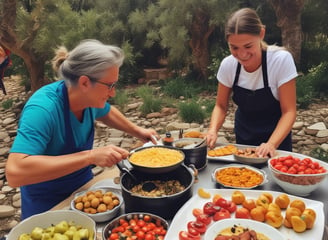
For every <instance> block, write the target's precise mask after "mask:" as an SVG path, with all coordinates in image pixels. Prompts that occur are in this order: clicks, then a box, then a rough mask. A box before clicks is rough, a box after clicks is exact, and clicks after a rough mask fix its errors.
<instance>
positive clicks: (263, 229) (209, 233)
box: [204, 218, 286, 240]
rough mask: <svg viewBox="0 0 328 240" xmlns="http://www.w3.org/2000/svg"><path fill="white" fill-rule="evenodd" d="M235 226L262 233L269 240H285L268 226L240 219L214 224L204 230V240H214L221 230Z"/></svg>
mask: <svg viewBox="0 0 328 240" xmlns="http://www.w3.org/2000/svg"><path fill="white" fill-rule="evenodd" d="M235 225H237V226H242V227H244V228H249V229H250V230H254V231H255V232H258V233H262V234H264V235H265V236H267V237H268V238H270V239H274V240H286V238H285V237H284V235H282V233H281V232H280V231H278V230H277V229H276V228H274V227H272V226H270V225H269V224H265V223H262V222H258V221H254V220H250V219H242V218H228V219H222V220H220V221H217V222H215V223H214V224H212V225H211V226H210V227H209V228H208V229H207V230H206V232H205V235H204V240H214V239H215V238H216V236H217V235H218V234H219V233H220V232H221V231H222V230H224V229H226V228H229V227H233V226H235Z"/></svg>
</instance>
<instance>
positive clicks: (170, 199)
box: [120, 164, 197, 219]
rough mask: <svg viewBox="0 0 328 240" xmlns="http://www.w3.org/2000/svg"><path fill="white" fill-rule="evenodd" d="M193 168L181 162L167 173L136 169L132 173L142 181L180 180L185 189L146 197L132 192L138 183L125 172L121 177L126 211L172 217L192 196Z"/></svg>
mask: <svg viewBox="0 0 328 240" xmlns="http://www.w3.org/2000/svg"><path fill="white" fill-rule="evenodd" d="M196 171H197V170H195V171H194V172H193V170H192V169H191V168H189V167H186V166H185V165H184V164H181V165H179V166H178V168H176V169H175V170H173V171H170V172H168V173H166V174H145V173H143V172H140V171H137V170H135V169H133V170H131V173H132V174H133V175H134V176H136V177H137V178H138V179H139V180H142V181H147V180H148V181H149V180H150V181H152V180H161V181H168V180H178V181H179V182H180V183H181V184H182V185H184V186H185V189H184V190H183V191H181V192H178V193H176V194H173V195H169V196H162V197H146V196H141V195H137V194H135V193H132V192H131V191H130V190H131V189H132V187H134V186H135V185H136V184H137V183H136V182H135V181H134V179H133V178H132V177H131V175H130V174H128V173H123V175H122V176H121V179H120V185H121V188H122V196H123V199H124V206H125V212H127V213H130V212H149V213H153V214H155V215H159V216H161V217H163V218H165V219H172V218H173V216H174V215H175V214H176V212H177V211H178V210H179V209H180V208H181V207H182V205H183V204H184V203H185V202H186V201H187V200H188V199H189V198H190V197H192V193H193V191H192V186H193V183H194V180H195V177H194V173H195V172H196Z"/></svg>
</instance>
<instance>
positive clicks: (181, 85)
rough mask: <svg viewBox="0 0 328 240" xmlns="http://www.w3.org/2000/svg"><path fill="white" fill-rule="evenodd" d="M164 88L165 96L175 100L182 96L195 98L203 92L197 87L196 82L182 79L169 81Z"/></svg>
mask: <svg viewBox="0 0 328 240" xmlns="http://www.w3.org/2000/svg"><path fill="white" fill-rule="evenodd" d="M162 88H163V92H164V94H165V95H167V96H169V97H173V98H180V97H181V96H183V97H185V98H193V97H195V96H197V94H199V93H200V92H201V87H199V86H197V84H195V82H192V81H188V80H187V79H185V78H182V77H177V78H174V79H167V80H166V81H165V82H164V86H163V87H162Z"/></svg>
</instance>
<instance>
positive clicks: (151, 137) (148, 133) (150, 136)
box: [138, 128, 161, 144]
mask: <svg viewBox="0 0 328 240" xmlns="http://www.w3.org/2000/svg"><path fill="white" fill-rule="evenodd" d="M138 135H139V139H140V140H141V141H143V142H144V143H146V142H149V141H151V142H152V143H153V144H157V141H158V140H159V139H160V138H161V137H160V136H159V135H158V133H157V132H156V131H155V130H154V129H152V128H149V129H145V128H140V130H139V133H138Z"/></svg>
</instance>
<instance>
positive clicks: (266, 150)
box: [255, 143, 276, 157]
mask: <svg viewBox="0 0 328 240" xmlns="http://www.w3.org/2000/svg"><path fill="white" fill-rule="evenodd" d="M255 152H256V154H257V155H258V156H259V157H267V156H269V157H274V156H275V155H276V148H275V146H274V145H273V144H271V143H262V144H261V145H260V146H258V147H257V148H256V150H255Z"/></svg>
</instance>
